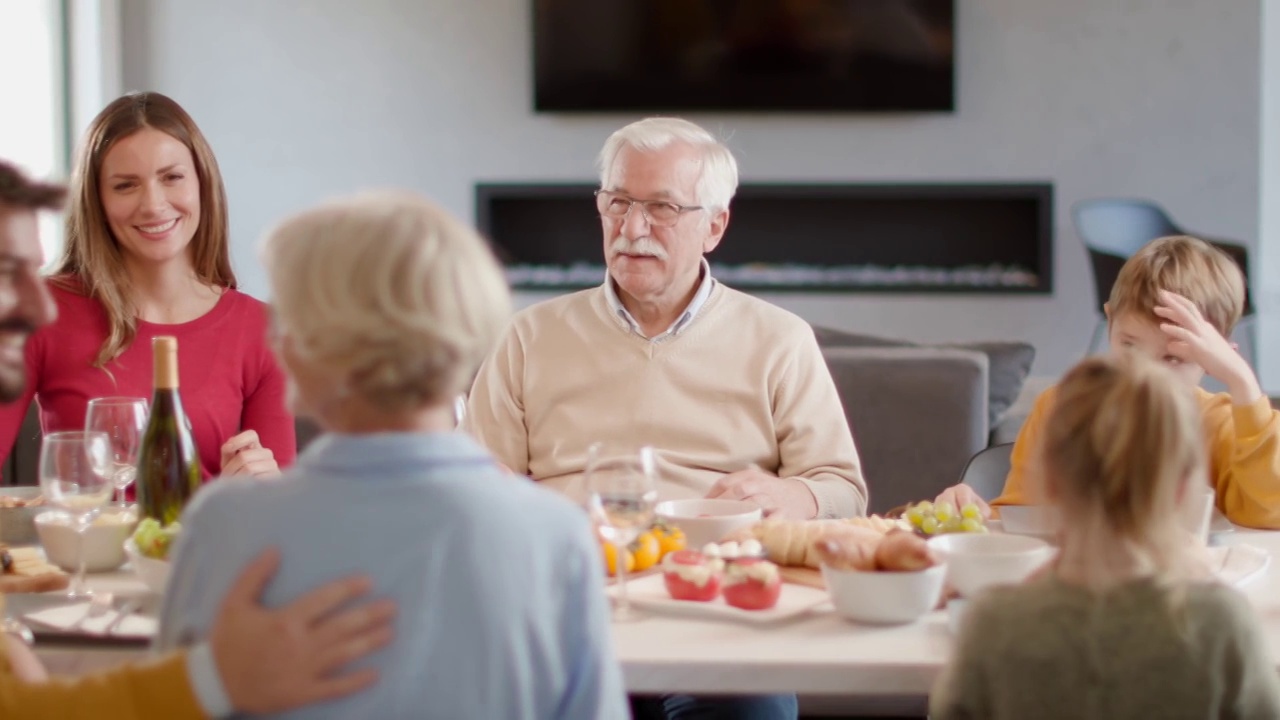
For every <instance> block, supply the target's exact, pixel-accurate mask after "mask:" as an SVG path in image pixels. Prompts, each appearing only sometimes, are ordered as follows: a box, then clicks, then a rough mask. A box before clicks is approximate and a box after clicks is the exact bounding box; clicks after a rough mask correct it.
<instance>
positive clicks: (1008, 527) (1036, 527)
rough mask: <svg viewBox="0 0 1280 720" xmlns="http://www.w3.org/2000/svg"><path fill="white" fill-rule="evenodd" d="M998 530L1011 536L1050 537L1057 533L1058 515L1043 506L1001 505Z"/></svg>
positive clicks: (1051, 509)
mask: <svg viewBox="0 0 1280 720" xmlns="http://www.w3.org/2000/svg"><path fill="white" fill-rule="evenodd" d="M999 510H1000V528H1001V529H1002V530H1004V531H1005V532H1007V533H1009V534H1011V535H1034V536H1037V537H1051V536H1053V535H1054V534H1056V533H1057V531H1058V513H1057V512H1056V511H1055V510H1054V509H1053V508H1050V507H1048V506H1045V505H1002V506H1001V507H1000V508H999Z"/></svg>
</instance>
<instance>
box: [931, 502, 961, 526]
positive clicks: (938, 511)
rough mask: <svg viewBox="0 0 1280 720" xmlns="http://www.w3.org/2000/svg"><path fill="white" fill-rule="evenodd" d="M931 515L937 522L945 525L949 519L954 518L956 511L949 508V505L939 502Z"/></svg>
mask: <svg viewBox="0 0 1280 720" xmlns="http://www.w3.org/2000/svg"><path fill="white" fill-rule="evenodd" d="M933 515H934V517H936V518H938V521H939V522H943V523H945V522H947V521H948V520H950V519H951V518H953V517H955V516H956V510H955V508H953V507H951V503H949V502H940V503H938V504H937V505H935V506H933Z"/></svg>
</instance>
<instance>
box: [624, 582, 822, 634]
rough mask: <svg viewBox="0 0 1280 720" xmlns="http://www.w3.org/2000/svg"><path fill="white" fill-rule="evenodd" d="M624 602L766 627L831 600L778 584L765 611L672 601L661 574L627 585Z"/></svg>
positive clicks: (721, 601) (719, 601)
mask: <svg viewBox="0 0 1280 720" xmlns="http://www.w3.org/2000/svg"><path fill="white" fill-rule="evenodd" d="M609 593H610V594H611V595H613V596H615V597H616V596H617V594H618V587H617V585H613V586H611V587H610V588H609ZM627 600H629V601H630V602H631V604H632V605H635V606H636V607H641V608H645V609H648V610H654V611H660V612H664V613H671V614H674V615H689V616H694V617H704V618H723V619H726V620H741V621H745V622H751V623H770V622H778V621H780V620H790V619H792V618H797V617H800V616H801V615H804V614H805V613H807V612H809V611H810V610H813V609H814V608H816V607H818V606H821V605H824V604H825V605H826V606H827V609H830V607H831V605H830V604H831V598H830V597H828V596H827V591H826V590H819V589H817V588H811V587H807V586H805V585H794V584H792V583H783V584H782V594H781V595H780V596H779V597H778V604H777V605H774V606H773V607H771V608H769V609H768V610H743V609H742V608H736V607H733V606H732V605H729V604H728V603H726V602H725V601H724V598H723V597H718V598H716V599H715V600H710V601H708V602H697V601H694V600H676V599H674V598H672V597H671V594H670V593H668V592H667V586H666V584H665V583H664V582H663V581H662V574H661V573H657V574H654V575H646V576H644V577H639V578H636V579H635V580H628V581H627Z"/></svg>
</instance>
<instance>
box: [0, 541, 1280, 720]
mask: <svg viewBox="0 0 1280 720" xmlns="http://www.w3.org/2000/svg"><path fill="white" fill-rule="evenodd" d="M1211 542H1212V543H1213V544H1214V545H1218V546H1226V547H1230V546H1232V545H1237V544H1241V545H1247V546H1252V547H1254V548H1258V549H1260V550H1263V551H1265V553H1266V555H1267V556H1268V557H1269V561H1268V562H1267V563H1266V565H1265V567H1263V568H1262V569H1261V570H1260V571H1258V572H1256V573H1254V574H1253V576H1252V577H1250V578H1249V579H1247V580H1246V581H1244V582H1243V583H1241V584H1240V585H1239V589H1240V591H1241V592H1243V593H1244V594H1245V595H1246V596H1247V597H1248V598H1249V600H1250V601H1251V603H1252V605H1253V607H1254V608H1255V610H1256V611H1257V613H1258V616H1259V618H1260V620H1261V624H1262V628H1263V633H1264V634H1265V638H1264V639H1265V643H1266V647H1267V648H1268V649H1269V651H1270V656H1271V658H1272V661H1273V662H1274V663H1276V664H1277V668H1278V669H1280V563H1277V562H1275V558H1276V556H1277V555H1278V554H1280V532H1268V531H1258V530H1251V529H1246V528H1240V527H1232V528H1230V529H1229V530H1228V531H1227V532H1220V533H1216V534H1215V535H1214V537H1213V538H1212V541H1211ZM633 582H634V581H633ZM89 584H90V587H91V588H92V589H94V590H95V591H99V592H111V593H113V595H114V596H116V597H117V598H126V597H130V596H140V597H141V596H147V593H148V591H147V589H146V587H145V586H144V585H143V584H142V583H141V582H139V581H138V580H137V579H136V578H135V577H134V575H133V574H132V573H131V572H130V571H129V568H128V567H127V566H126V567H125V568H123V569H121V570H118V571H115V572H110V573H100V574H95V575H91V576H90V580H89ZM785 591H786V590H785V588H784V592H785ZM148 599H149V600H150V601H151V602H150V603H149V604H148V605H147V607H148V608H149V609H150V611H151V612H154V610H155V608H156V607H157V606H158V598H156V597H154V596H150V597H149V598H148ZM39 600H40V601H48V602H56V598H55V597H54V596H48V597H41V598H39ZM35 601H36V599H32V600H31V602H35ZM20 605H22V604H20ZM11 611H12V609H11ZM641 611H642V617H640V618H639V619H636V620H632V621H627V622H614V623H612V625H611V628H612V632H613V638H612V639H613V647H614V651H615V653H616V655H617V657H618V659H619V660H620V662H621V665H622V669H623V673H624V678H625V683H626V687H627V690H628V692H631V693H638V694H644V693H672V692H680V693H701V694H729V693H781V692H787V693H790V692H795V693H799V694H801V695H802V696H803V695H810V696H843V697H851V696H856V697H863V698H874V697H877V696H883V697H915V698H924V697H926V696H927V695H928V693H929V690H930V688H931V687H932V686H933V684H934V681H935V679H936V678H937V677H938V675H939V673H940V672H941V670H942V669H943V667H944V665H945V663H946V662H947V660H948V657H949V655H950V653H951V649H952V646H953V640H954V635H953V630H952V626H951V622H950V618H949V611H948V610H947V609H946V608H943V609H938V610H934V611H932V612H929V613H928V614H926V615H925V616H924V617H922V618H921V619H919V620H917V621H916V622H913V623H909V624H905V625H893V626H874V625H863V624H858V623H854V622H851V621H848V620H845V619H843V618H841V617H840V616H839V615H837V614H836V613H835V611H834V608H833V607H832V606H831V605H830V604H829V603H825V602H824V603H819V604H816V605H814V606H813V607H811V608H809V609H808V610H806V611H804V612H802V613H798V614H796V615H795V616H793V617H790V618H786V619H783V620H779V621H777V622H747V621H743V620H741V619H736V618H733V617H728V616H725V617H722V616H710V615H708V616H697V615H690V614H687V613H669V612H665V611H663V610H661V609H657V608H641ZM402 612H403V609H402ZM36 637H37V639H36V644H35V650H36V653H37V655H38V656H39V657H40V658H41V659H42V660H43V661H44V662H45V664H46V666H47V667H48V668H49V670H50V672H51V673H53V674H77V673H85V672H90V671H93V670H95V669H100V668H104V667H109V666H113V665H117V664H119V663H123V662H128V661H133V660H139V659H143V658H145V657H146V656H147V654H148V653H149V652H150V650H149V647H148V646H147V645H146V644H145V643H144V642H136V641H135V642H130V643H125V642H119V641H115V640H111V639H100V638H81V639H78V638H76V637H67V636H49V635H47V634H44V633H40V632H37V636H36Z"/></svg>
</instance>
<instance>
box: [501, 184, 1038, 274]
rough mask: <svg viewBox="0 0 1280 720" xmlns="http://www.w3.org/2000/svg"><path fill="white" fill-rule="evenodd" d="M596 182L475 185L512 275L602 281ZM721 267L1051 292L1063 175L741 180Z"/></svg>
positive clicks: (715, 268) (714, 258)
mask: <svg viewBox="0 0 1280 720" xmlns="http://www.w3.org/2000/svg"><path fill="white" fill-rule="evenodd" d="M595 189H596V186H595V185H592V184H586V183H582V184H547V183H520V184H484V183H482V184H478V185H477V186H476V224H477V226H478V227H479V228H480V230H481V231H482V232H483V233H485V234H486V236H487V237H489V238H490V240H491V241H492V242H493V244H494V246H495V249H496V251H497V252H498V255H499V257H500V258H501V259H502V261H503V263H504V264H505V266H506V271H507V276H508V279H509V280H510V281H511V284H512V286H513V287H515V288H517V289H525V290H534V289H537V290H547V289H575V288H582V287H589V286H591V285H596V284H599V283H600V282H602V281H603V278H604V273H605V266H604V260H603V255H602V252H603V251H602V239H601V236H600V220H599V217H598V216H597V215H596V211H595V201H594V198H593V197H592V192H593V191H594V190H595ZM731 211H732V213H733V214H732V217H731V219H730V221H729V229H728V231H727V232H726V233H725V237H724V240H723V242H721V244H720V246H719V247H718V248H716V250H715V251H714V252H712V253H711V254H710V256H709V257H708V260H709V261H710V262H711V266H712V272H713V274H714V275H715V276H716V277H717V278H719V279H721V280H723V281H724V282H726V283H727V284H729V285H731V286H733V287H736V288H738V289H741V290H749V291H790V292H895V293H921V292H958V293H1049V292H1051V291H1052V289H1053V261H1052V257H1053V252H1052V249H1053V186H1052V185H1050V184H1049V183H1039V182H1036V183H1017V184H971V183H963V184H875V185H871V184H853V185H851V184H824V185H813V184H806V185H795V184H744V185H742V186H741V187H740V188H739V189H738V193H737V195H736V196H735V197H734V200H733V204H732V206H731Z"/></svg>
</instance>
